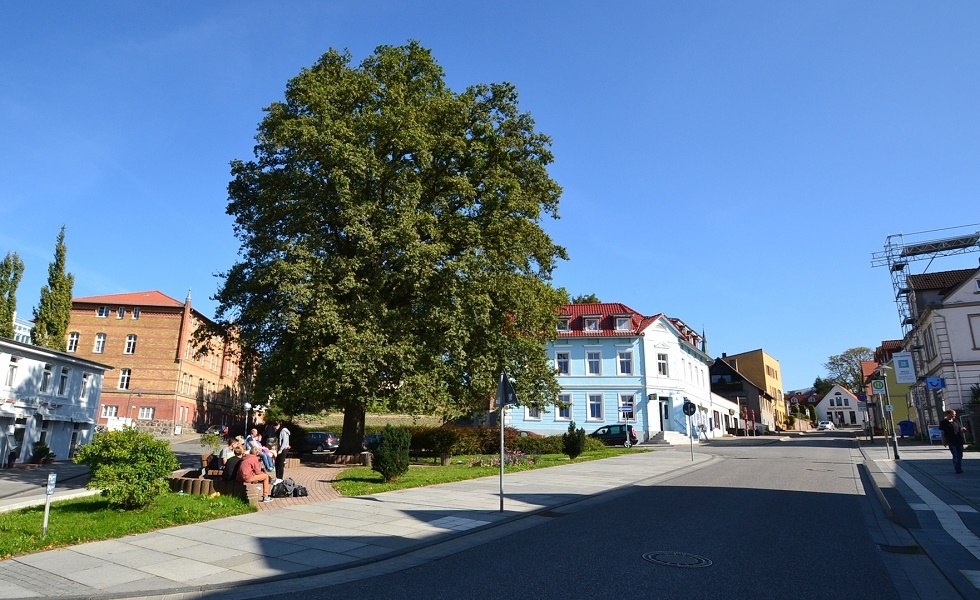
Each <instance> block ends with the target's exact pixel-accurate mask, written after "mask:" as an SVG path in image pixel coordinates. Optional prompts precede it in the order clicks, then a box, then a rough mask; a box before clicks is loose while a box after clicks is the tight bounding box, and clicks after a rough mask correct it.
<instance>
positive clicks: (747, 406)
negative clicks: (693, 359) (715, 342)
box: [708, 355, 776, 433]
mask: <svg viewBox="0 0 980 600" xmlns="http://www.w3.org/2000/svg"><path fill="white" fill-rule="evenodd" d="M725 358H726V355H722V358H719V359H716V360H715V361H714V363H712V365H711V367H709V369H708V372H709V375H710V378H711V392H712V393H713V394H716V395H718V396H721V397H722V398H725V399H726V400H728V401H729V402H732V403H734V404H735V406H736V415H738V416H739V417H740V419H741V421H742V422H743V423H744V425H745V426H746V427H748V431H749V432H751V431H755V432H757V433H766V432H767V431H772V430H773V429H775V414H776V413H775V411H774V410H773V398H772V396H771V395H769V394H768V393H767V392H766V391H765V389H763V388H762V387H761V386H760V385H759V384H757V383H755V382H753V381H752V380H751V379H749V377H748V376H747V375H745V374H744V373H741V372H740V371H739V370H738V369H736V368H735V367H734V366H733V365H732V364H730V363H728V362H726V361H725Z"/></svg>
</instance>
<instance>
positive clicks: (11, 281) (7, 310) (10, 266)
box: [0, 252, 24, 338]
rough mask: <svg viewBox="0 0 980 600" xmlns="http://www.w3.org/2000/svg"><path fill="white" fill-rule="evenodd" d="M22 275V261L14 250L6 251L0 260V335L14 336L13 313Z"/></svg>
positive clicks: (15, 310)
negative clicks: (5, 254) (0, 260)
mask: <svg viewBox="0 0 980 600" xmlns="http://www.w3.org/2000/svg"><path fill="white" fill-rule="evenodd" d="M23 275H24V261H22V260H21V259H20V257H19V256H17V253H16V252H8V253H7V256H6V257H5V258H4V259H3V262H0V337H5V338H12V337H14V314H16V312H17V286H18V285H20V278H21V277H22V276H23Z"/></svg>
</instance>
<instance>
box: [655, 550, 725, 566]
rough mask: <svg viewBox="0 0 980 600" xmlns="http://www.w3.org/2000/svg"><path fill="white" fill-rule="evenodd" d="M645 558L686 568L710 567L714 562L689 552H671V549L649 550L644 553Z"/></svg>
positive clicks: (659, 563) (660, 563) (657, 562)
mask: <svg viewBox="0 0 980 600" xmlns="http://www.w3.org/2000/svg"><path fill="white" fill-rule="evenodd" d="M643 560H646V561H649V562H652V563H656V564H658V565H666V566H668V567H682V568H685V569H698V568H701V567H710V566H711V565H712V562H711V561H710V560H708V559H707V558H705V557H703V556H698V555H697V554H689V553H687V552H671V551H669V550H661V551H658V552H647V553H646V554H644V555H643Z"/></svg>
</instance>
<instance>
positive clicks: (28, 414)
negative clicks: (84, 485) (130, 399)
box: [0, 338, 112, 463]
mask: <svg viewBox="0 0 980 600" xmlns="http://www.w3.org/2000/svg"><path fill="white" fill-rule="evenodd" d="M111 368H112V367H110V366H109V365H103V364H100V363H96V362H92V361H90V360H85V359H80V358H77V357H75V356H72V355H71V354H66V353H64V352H57V351H55V350H50V349H48V348H42V347H39V346H34V345H31V344H25V343H22V342H17V341H14V340H11V339H9V338H0V457H2V458H3V462H4V463H6V462H7V461H9V459H10V457H11V454H14V455H15V460H16V462H27V461H30V459H31V456H32V454H33V451H34V446H35V444H37V443H39V442H44V443H45V444H47V445H48V447H49V448H50V449H51V450H52V451H53V452H54V453H55V459H56V460H67V459H69V458H71V457H72V456H74V453H75V451H76V450H77V449H78V447H79V446H81V445H82V444H85V443H87V442H89V441H91V439H92V431H93V429H94V427H95V419H96V416H97V413H96V411H97V408H98V405H99V395H100V394H101V392H102V379H103V376H104V374H105V372H106V371H107V370H109V369H111Z"/></svg>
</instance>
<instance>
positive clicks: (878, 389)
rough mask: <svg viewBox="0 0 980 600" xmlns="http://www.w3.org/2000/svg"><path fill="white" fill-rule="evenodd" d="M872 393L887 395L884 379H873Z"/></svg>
mask: <svg viewBox="0 0 980 600" xmlns="http://www.w3.org/2000/svg"><path fill="white" fill-rule="evenodd" d="M871 391H872V392H874V393H876V394H884V393H885V380H884V379H872V380H871Z"/></svg>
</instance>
